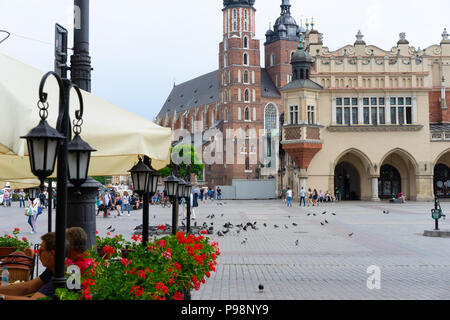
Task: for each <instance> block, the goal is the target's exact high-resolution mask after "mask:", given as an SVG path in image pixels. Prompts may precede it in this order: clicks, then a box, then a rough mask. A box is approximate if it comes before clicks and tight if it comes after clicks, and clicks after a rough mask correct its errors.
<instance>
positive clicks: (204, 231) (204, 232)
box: [200, 230, 208, 234]
mask: <svg viewBox="0 0 450 320" xmlns="http://www.w3.org/2000/svg"><path fill="white" fill-rule="evenodd" d="M200 233H201V234H207V233H208V231H206V230H202V231H200Z"/></svg>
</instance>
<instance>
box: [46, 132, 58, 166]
mask: <svg viewBox="0 0 450 320" xmlns="http://www.w3.org/2000/svg"><path fill="white" fill-rule="evenodd" d="M57 150H58V140H54V139H51V140H48V144H47V163H46V165H45V169H46V170H47V171H52V172H53V170H54V168H55V162H56V153H57Z"/></svg>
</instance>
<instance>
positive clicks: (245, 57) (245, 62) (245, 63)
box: [244, 52, 249, 66]
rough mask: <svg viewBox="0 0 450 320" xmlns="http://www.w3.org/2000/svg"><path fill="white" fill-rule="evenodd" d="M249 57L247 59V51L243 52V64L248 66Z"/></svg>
mask: <svg viewBox="0 0 450 320" xmlns="http://www.w3.org/2000/svg"><path fill="white" fill-rule="evenodd" d="M248 60H249V59H248V53H247V52H246V53H244V65H245V66H248V65H249V61H248Z"/></svg>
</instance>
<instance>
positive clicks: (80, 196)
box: [67, 177, 102, 249]
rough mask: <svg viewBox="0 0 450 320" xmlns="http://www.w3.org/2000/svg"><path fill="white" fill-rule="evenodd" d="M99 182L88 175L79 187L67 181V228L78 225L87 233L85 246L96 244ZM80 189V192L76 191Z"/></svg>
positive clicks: (89, 246)
mask: <svg viewBox="0 0 450 320" xmlns="http://www.w3.org/2000/svg"><path fill="white" fill-rule="evenodd" d="M101 186H102V184H101V183H99V182H97V181H96V180H94V179H92V178H90V177H88V179H87V181H86V182H85V183H84V184H83V185H81V187H80V189H77V188H75V187H74V186H73V185H72V184H70V183H68V186H67V188H68V190H67V193H68V201H67V228H71V227H80V228H82V229H83V230H84V231H85V232H86V234H87V238H88V241H87V248H88V249H90V248H91V247H92V246H94V249H96V248H97V246H96V243H97V242H96V234H95V231H96V230H97V229H96V213H97V206H96V200H97V195H98V189H99V188H100V187H101ZM78 191H80V192H78Z"/></svg>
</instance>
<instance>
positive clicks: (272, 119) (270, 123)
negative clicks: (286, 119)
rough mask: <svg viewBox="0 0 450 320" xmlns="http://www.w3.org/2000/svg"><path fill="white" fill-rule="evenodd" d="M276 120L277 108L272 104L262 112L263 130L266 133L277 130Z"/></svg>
mask: <svg viewBox="0 0 450 320" xmlns="http://www.w3.org/2000/svg"><path fill="white" fill-rule="evenodd" d="M277 118H278V117H277V108H276V107H275V106H274V105H273V104H272V103H271V104H268V105H267V106H266V108H265V110H264V129H265V131H266V132H271V131H272V130H274V129H277V128H278V125H277Z"/></svg>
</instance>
